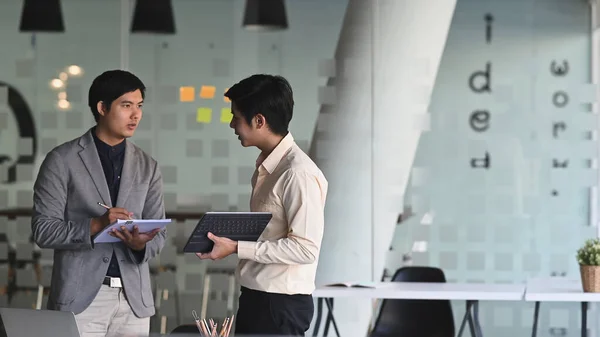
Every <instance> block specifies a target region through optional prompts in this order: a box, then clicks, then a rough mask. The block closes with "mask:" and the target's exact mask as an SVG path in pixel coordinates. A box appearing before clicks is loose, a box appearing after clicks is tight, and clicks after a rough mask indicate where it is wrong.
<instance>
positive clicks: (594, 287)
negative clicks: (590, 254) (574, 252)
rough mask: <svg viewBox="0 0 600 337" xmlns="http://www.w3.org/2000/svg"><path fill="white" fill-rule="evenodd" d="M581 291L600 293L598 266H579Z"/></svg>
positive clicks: (599, 267) (599, 270)
mask: <svg viewBox="0 0 600 337" xmlns="http://www.w3.org/2000/svg"><path fill="white" fill-rule="evenodd" d="M579 271H580V272H581V283H582V286H583V292H586V293H600V266H583V265H580V266H579Z"/></svg>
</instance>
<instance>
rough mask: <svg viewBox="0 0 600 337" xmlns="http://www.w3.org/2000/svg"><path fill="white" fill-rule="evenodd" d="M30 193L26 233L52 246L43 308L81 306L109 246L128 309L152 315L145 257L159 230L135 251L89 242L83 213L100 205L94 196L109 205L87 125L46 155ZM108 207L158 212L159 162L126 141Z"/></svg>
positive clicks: (152, 251) (160, 241)
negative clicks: (47, 293)
mask: <svg viewBox="0 0 600 337" xmlns="http://www.w3.org/2000/svg"><path fill="white" fill-rule="evenodd" d="M33 193H34V194H33V213H34V214H33V218H32V219H31V229H32V232H33V238H34V240H35V242H36V243H37V244H38V245H39V246H40V247H41V248H50V249H54V264H53V266H52V281H51V286H50V296H49V297H48V309H51V310H62V311H72V312H73V313H75V314H78V313H81V312H82V311H83V310H85V309H86V308H87V307H88V306H89V305H90V303H92V301H93V300H94V298H95V297H96V294H97V293H98V291H99V290H100V287H101V285H102V281H103V279H104V276H105V275H106V271H107V269H108V265H109V262H110V259H111V256H112V253H113V251H114V252H115V254H116V257H117V260H118V263H119V268H120V270H121V277H122V280H123V287H124V288H125V292H126V294H127V299H128V300H129V304H130V305H131V308H132V309H133V312H134V313H135V314H136V316H138V317H149V316H152V315H154V313H155V309H154V299H153V296H152V289H151V286H150V273H149V270H148V260H150V259H151V258H153V257H155V256H157V255H158V254H159V253H160V250H161V249H162V247H163V245H164V243H165V239H166V235H167V233H166V229H165V230H163V231H162V232H160V233H158V234H157V235H156V236H155V237H154V239H152V241H150V242H148V243H147V244H146V250H145V253H144V254H143V255H142V254H134V252H133V251H132V250H131V249H129V248H128V247H127V246H126V245H125V244H123V243H122V242H119V243H100V244H94V243H93V242H92V238H91V237H90V221H91V218H93V217H99V216H101V215H102V214H104V213H105V212H106V209H104V208H103V207H101V206H100V205H98V202H102V203H104V204H105V205H108V206H111V200H110V193H109V190H108V184H107V182H106V178H105V177H104V171H103V170H102V164H101V163H100V158H99V157H98V151H97V150H96V145H95V143H94V140H93V138H92V129H90V130H89V131H88V132H87V133H85V134H84V135H83V136H81V137H79V138H77V139H74V140H72V141H70V142H67V143H64V144H62V145H59V146H58V147H56V148H54V149H53V150H52V151H51V152H50V153H48V155H46V158H45V159H44V161H43V163H42V166H41V167H40V170H39V173H38V176H37V179H36V181H35V185H34V188H33ZM113 207H124V208H126V209H127V210H129V211H130V212H133V214H134V218H136V219H162V218H164V217H165V208H164V200H163V193H162V177H161V173H160V169H159V166H158V164H157V162H156V160H154V159H153V158H152V157H150V156H149V155H147V154H146V153H144V152H143V151H142V150H141V149H140V148H138V147H137V146H135V145H134V144H133V143H131V142H127V143H126V146H125V157H124V162H123V170H122V174H121V184H120V189H119V196H118V199H117V203H116V205H114V206H113Z"/></svg>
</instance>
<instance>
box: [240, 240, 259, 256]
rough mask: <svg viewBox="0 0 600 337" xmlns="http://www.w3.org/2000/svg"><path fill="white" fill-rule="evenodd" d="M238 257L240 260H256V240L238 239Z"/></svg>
mask: <svg viewBox="0 0 600 337" xmlns="http://www.w3.org/2000/svg"><path fill="white" fill-rule="evenodd" d="M237 253H238V258H239V259H240V260H254V256H255V255H256V242H251V241H238V251H237Z"/></svg>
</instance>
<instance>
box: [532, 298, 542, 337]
mask: <svg viewBox="0 0 600 337" xmlns="http://www.w3.org/2000/svg"><path fill="white" fill-rule="evenodd" d="M539 317H540V302H535V307H534V309H533V329H532V330H531V337H536V336H537V328H538V320H539Z"/></svg>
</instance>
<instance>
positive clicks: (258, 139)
mask: <svg viewBox="0 0 600 337" xmlns="http://www.w3.org/2000/svg"><path fill="white" fill-rule="evenodd" d="M225 96H226V97H228V98H229V99H230V100H231V107H232V113H233V118H232V120H231V123H230V127H231V128H232V129H234V130H235V134H236V135H237V136H238V139H239V140H240V141H241V143H242V146H244V147H249V146H256V147H257V148H258V149H260V150H261V154H260V155H259V157H258V159H257V160H256V170H255V172H254V175H253V177H252V196H251V199H250V209H251V211H253V212H271V213H272V214H273V218H272V219H271V222H269V224H268V225H267V228H266V229H265V231H264V232H263V234H262V236H261V238H260V239H259V242H244V241H240V242H237V241H232V240H229V239H227V238H223V237H217V236H215V235H213V234H211V233H209V235H208V236H209V238H210V239H211V240H212V241H214V243H215V244H214V247H213V250H212V251H211V252H210V253H205V254H198V256H199V257H200V258H201V259H213V260H216V259H222V258H224V257H226V256H229V255H231V254H234V253H237V254H238V257H239V259H240V261H239V264H238V268H237V271H236V274H237V277H238V281H239V282H240V284H241V286H242V294H241V296H240V299H239V309H238V314H237V317H236V331H235V334H236V335H244V334H253V335H261V334H278V335H286V336H304V333H305V332H306V331H307V330H308V328H309V327H310V322H311V320H312V317H313V313H314V305H313V299H312V295H311V294H312V292H313V290H314V289H315V274H316V271H317V262H318V260H319V251H320V247H321V240H322V237H323V227H324V208H325V199H326V196H327V180H326V179H325V177H324V176H323V173H322V172H321V170H319V168H318V167H317V166H316V165H315V163H314V162H313V161H312V160H311V159H310V158H309V157H308V156H307V155H306V154H305V153H304V152H303V151H302V150H301V149H300V148H299V147H298V145H296V143H295V142H294V138H293V137H292V134H291V133H290V132H289V131H288V125H289V123H290V120H291V119H292V113H293V107H294V99H293V93H292V88H291V87H290V85H289V83H288V82H287V81H286V80H285V79H284V78H283V77H280V76H271V75H254V76H251V77H249V78H246V79H244V80H242V81H241V82H239V83H237V84H235V85H234V86H233V87H231V88H230V89H229V90H228V91H227V92H226V93H225Z"/></svg>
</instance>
